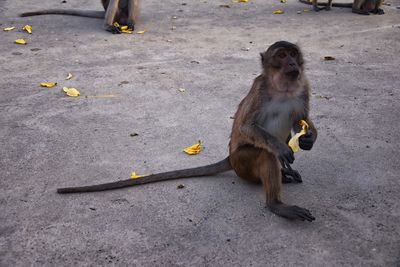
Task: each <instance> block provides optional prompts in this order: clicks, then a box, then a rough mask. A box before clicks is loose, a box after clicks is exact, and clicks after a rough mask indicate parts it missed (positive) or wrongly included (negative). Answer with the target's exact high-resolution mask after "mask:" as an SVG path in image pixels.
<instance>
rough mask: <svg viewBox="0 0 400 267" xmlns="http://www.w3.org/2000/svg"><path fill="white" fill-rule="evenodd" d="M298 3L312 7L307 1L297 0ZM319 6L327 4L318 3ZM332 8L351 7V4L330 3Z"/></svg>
mask: <svg viewBox="0 0 400 267" xmlns="http://www.w3.org/2000/svg"><path fill="white" fill-rule="evenodd" d="M299 2H300V3H303V4H307V5H312V2H310V1H308V0H299ZM318 5H319V6H327V5H328V3H318ZM332 6H334V7H350V8H352V7H353V4H352V3H332Z"/></svg>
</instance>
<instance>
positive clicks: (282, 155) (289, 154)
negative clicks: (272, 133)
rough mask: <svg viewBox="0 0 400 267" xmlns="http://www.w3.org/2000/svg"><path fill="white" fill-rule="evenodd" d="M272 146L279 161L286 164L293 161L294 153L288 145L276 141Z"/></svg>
mask: <svg viewBox="0 0 400 267" xmlns="http://www.w3.org/2000/svg"><path fill="white" fill-rule="evenodd" d="M274 147H275V150H276V153H277V154H278V158H279V160H280V161H281V162H283V163H284V164H286V165H289V164H292V163H293V162H294V153H293V151H292V149H291V148H290V147H289V146H288V145H286V144H284V143H281V142H277V143H275V144H274Z"/></svg>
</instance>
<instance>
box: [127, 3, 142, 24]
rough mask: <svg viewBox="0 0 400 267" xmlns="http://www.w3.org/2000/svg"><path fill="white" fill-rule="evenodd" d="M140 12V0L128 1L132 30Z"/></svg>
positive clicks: (129, 20)
mask: <svg viewBox="0 0 400 267" xmlns="http://www.w3.org/2000/svg"><path fill="white" fill-rule="evenodd" d="M139 12H140V0H129V3H128V23H127V24H128V27H129V29H130V30H132V31H133V30H134V29H135V24H136V20H137V17H138V16H139Z"/></svg>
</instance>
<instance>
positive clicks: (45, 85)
mask: <svg viewBox="0 0 400 267" xmlns="http://www.w3.org/2000/svg"><path fill="white" fill-rule="evenodd" d="M56 85H57V83H53V82H44V83H40V86H41V87H47V88H51V87H54V86H56Z"/></svg>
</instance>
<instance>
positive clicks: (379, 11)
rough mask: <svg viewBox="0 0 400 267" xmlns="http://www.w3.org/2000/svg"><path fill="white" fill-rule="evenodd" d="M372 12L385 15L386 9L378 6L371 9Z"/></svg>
mask: <svg viewBox="0 0 400 267" xmlns="http://www.w3.org/2000/svg"><path fill="white" fill-rule="evenodd" d="M371 13H373V14H375V15H383V14H385V11H383V9H381V8H377V9H375V10H373V11H371Z"/></svg>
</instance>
